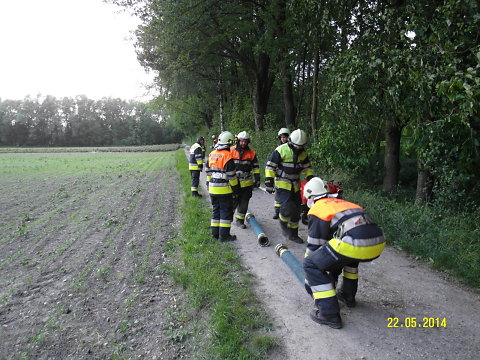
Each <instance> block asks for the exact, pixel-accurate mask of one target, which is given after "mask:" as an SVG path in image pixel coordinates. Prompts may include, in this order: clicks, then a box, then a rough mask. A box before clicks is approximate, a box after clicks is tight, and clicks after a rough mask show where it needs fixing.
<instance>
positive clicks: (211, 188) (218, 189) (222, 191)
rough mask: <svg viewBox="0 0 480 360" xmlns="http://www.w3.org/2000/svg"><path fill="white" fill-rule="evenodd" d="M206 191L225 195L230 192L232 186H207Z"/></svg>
mask: <svg viewBox="0 0 480 360" xmlns="http://www.w3.org/2000/svg"><path fill="white" fill-rule="evenodd" d="M208 192H209V193H210V194H216V195H227V194H231V193H232V188H231V187H230V186H209V187H208Z"/></svg>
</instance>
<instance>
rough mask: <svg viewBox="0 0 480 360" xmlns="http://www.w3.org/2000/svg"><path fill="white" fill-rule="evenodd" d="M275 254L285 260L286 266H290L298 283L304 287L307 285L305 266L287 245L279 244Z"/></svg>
mask: <svg viewBox="0 0 480 360" xmlns="http://www.w3.org/2000/svg"><path fill="white" fill-rule="evenodd" d="M275 252H276V253H277V255H278V256H279V257H280V259H282V260H283V262H284V263H285V264H287V265H288V267H289V268H290V270H292V272H293V273H294V274H295V276H296V277H297V279H298V281H300V284H302V286H303V285H304V284H305V272H304V271H303V266H302V264H301V263H300V261H298V260H297V258H296V257H295V255H293V254H292V253H291V252H290V250H288V247H287V245H285V244H277V245H276V246H275Z"/></svg>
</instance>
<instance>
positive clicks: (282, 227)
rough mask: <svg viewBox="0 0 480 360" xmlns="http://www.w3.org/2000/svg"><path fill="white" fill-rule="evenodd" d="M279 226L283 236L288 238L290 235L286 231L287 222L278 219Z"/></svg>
mask: <svg viewBox="0 0 480 360" xmlns="http://www.w3.org/2000/svg"><path fill="white" fill-rule="evenodd" d="M280 228H281V229H282V234H283V236H285V237H286V238H287V239H288V237H289V235H290V234H289V232H288V223H286V222H283V221H281V220H280Z"/></svg>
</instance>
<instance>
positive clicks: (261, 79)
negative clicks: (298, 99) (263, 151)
mask: <svg viewBox="0 0 480 360" xmlns="http://www.w3.org/2000/svg"><path fill="white" fill-rule="evenodd" d="M269 67H270V57H269V56H268V55H267V54H265V53H261V54H260V55H259V57H258V66H257V71H256V73H255V84H254V91H253V113H254V116H255V130H257V131H261V130H263V129H264V125H265V124H264V123H265V115H266V114H267V106H268V99H269V97H270V90H271V89H272V86H273V80H274V77H273V75H272V74H271V73H270V68H269Z"/></svg>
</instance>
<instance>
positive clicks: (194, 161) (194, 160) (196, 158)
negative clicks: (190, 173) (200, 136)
mask: <svg viewBox="0 0 480 360" xmlns="http://www.w3.org/2000/svg"><path fill="white" fill-rule="evenodd" d="M204 158H205V148H204V147H202V145H200V144H199V143H195V144H193V145H192V146H190V157H189V160H188V169H189V170H202V169H203V159H204Z"/></svg>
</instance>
